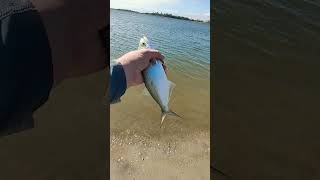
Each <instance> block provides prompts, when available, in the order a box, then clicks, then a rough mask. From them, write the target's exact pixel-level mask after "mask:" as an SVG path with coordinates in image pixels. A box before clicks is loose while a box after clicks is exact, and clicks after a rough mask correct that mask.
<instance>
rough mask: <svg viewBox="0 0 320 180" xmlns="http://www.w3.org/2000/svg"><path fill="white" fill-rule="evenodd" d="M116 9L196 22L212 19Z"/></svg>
mask: <svg viewBox="0 0 320 180" xmlns="http://www.w3.org/2000/svg"><path fill="white" fill-rule="evenodd" d="M115 10H121V11H128V12H135V13H140V14H149V15H154V16H162V17H169V18H174V19H182V20H188V21H196V22H204V23H210V20H208V21H201V20H198V19H191V18H187V17H183V16H176V15H173V14H169V13H162V12H153V13H141V12H137V11H132V10H128V9H115Z"/></svg>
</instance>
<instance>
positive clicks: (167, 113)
mask: <svg viewBox="0 0 320 180" xmlns="http://www.w3.org/2000/svg"><path fill="white" fill-rule="evenodd" d="M167 115H170V116H175V117H179V118H181V119H182V117H181V116H179V115H178V114H177V113H175V112H173V111H171V110H169V111H168V112H162V113H161V124H160V127H161V126H162V124H163V121H164V119H165V118H166V116H167Z"/></svg>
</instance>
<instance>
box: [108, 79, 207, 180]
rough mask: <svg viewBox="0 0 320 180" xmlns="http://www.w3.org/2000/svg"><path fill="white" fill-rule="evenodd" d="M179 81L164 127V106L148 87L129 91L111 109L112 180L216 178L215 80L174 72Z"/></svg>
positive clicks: (174, 80) (199, 179)
mask: <svg viewBox="0 0 320 180" xmlns="http://www.w3.org/2000/svg"><path fill="white" fill-rule="evenodd" d="M170 78H171V80H172V81H173V82H179V84H177V86H176V88H175V89H174V92H173V95H172V99H171V103H170V106H171V109H172V110H174V111H175V112H176V113H178V114H179V115H181V116H182V117H183V119H179V118H175V117H168V118H167V119H166V120H165V121H164V124H163V127H162V128H160V109H159V107H158V105H157V104H156V103H155V102H154V100H153V99H152V97H151V96H145V95H143V88H144V87H143V86H139V87H135V88H130V89H128V90H127V92H126V94H125V96H124V97H123V98H122V102H121V103H119V104H114V105H112V106H111V108H110V130H111V132H110V133H111V134H110V141H111V154H110V155H111V156H110V157H111V159H110V165H111V179H112V180H120V179H121V180H126V179H128V180H149V179H154V180H162V179H168V180H208V179H210V111H209V110H210V104H209V103H210V102H209V98H208V97H209V93H210V92H209V83H208V82H207V81H195V82H194V83H193V84H191V83H186V82H188V81H190V78H183V76H182V75H177V74H171V75H170Z"/></svg>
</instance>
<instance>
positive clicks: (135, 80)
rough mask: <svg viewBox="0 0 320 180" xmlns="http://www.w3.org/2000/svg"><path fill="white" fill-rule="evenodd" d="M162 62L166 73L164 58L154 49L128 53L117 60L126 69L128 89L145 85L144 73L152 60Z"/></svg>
mask: <svg viewBox="0 0 320 180" xmlns="http://www.w3.org/2000/svg"><path fill="white" fill-rule="evenodd" d="M155 59H157V60H160V61H161V62H162V64H163V67H164V70H165V72H167V68H166V66H165V65H164V61H163V59H164V56H162V55H161V54H160V52H159V51H157V50H154V49H140V50H135V51H131V52H128V53H127V54H125V55H123V56H121V57H120V58H119V59H117V62H119V63H120V64H121V65H122V66H123V69H124V72H125V74H126V79H127V87H128V88H129V87H131V86H136V85H140V84H142V83H143V77H142V71H143V70H145V69H146V68H147V67H148V66H149V64H150V62H151V61H152V60H155Z"/></svg>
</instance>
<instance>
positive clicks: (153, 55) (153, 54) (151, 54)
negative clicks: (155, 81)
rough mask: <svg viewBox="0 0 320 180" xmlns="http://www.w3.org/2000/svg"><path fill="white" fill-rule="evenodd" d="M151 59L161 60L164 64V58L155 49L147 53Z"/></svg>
mask: <svg viewBox="0 0 320 180" xmlns="http://www.w3.org/2000/svg"><path fill="white" fill-rule="evenodd" d="M147 53H148V56H149V59H159V60H161V61H162V62H163V63H164V61H163V60H164V56H163V55H162V54H161V53H160V52H159V51H157V50H155V49H148V51H147Z"/></svg>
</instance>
